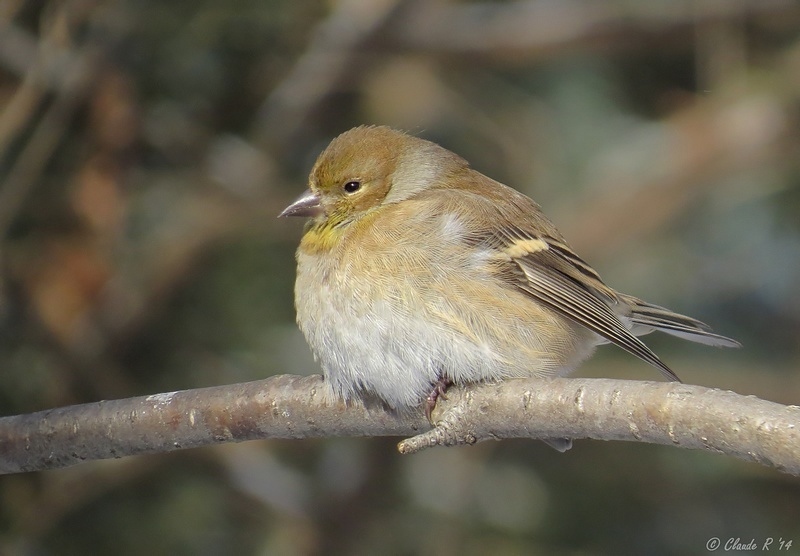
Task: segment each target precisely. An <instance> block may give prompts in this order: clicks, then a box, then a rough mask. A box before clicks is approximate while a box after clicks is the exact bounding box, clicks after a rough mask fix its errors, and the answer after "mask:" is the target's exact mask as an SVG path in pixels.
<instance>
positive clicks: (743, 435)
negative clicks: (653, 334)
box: [0, 375, 800, 475]
mask: <svg viewBox="0 0 800 556" xmlns="http://www.w3.org/2000/svg"><path fill="white" fill-rule="evenodd" d="M433 417H434V420H435V421H437V425H436V427H435V428H433V429H432V430H428V429H430V425H429V424H428V422H427V421H426V420H425V418H424V416H423V415H422V411H419V412H413V413H411V414H408V415H399V414H396V413H393V412H389V411H386V410H384V409H381V408H379V407H375V406H365V405H364V404H362V403H360V402H353V403H350V404H345V403H342V402H338V401H331V399H330V398H329V396H328V395H327V390H326V387H325V385H324V383H323V381H322V378H321V377H320V376H317V375H314V376H309V377H298V376H291V375H282V376H276V377H273V378H270V379H267V380H262V381H256V382H249V383H244V384H234V385H229V386H219V387H214V388H202V389H196V390H185V391H180V392H171V393H166V394H157V395H153V396H147V397H139V398H130V399H126V400H116V401H105V402H98V403H93V404H85V405H78V406H72V407H65V408H61V409H53V410H48V411H43V412H39V413H32V414H27V415H18V416H12V417H3V418H0V473H17V472H23V471H35V470H43V469H56V468H60V467H66V466H69V465H73V464H76V463H80V462H82V461H86V460H93V459H105V458H119V457H123V456H129V455H136V454H146V453H159V452H169V451H173V450H178V449H183V448H194V447H199V446H206V445H210V444H220V443H225V442H240V441H244V440H255V439H266V438H312V437H333V436H399V435H415V434H418V433H419V432H420V431H422V430H428V431H427V432H424V433H423V434H418V436H415V437H413V438H411V439H409V440H404V441H403V442H401V443H400V445H399V449H400V451H401V452H402V453H413V452H416V451H419V450H421V449H423V448H426V447H430V446H435V445H457V444H474V443H475V442H478V441H481V440H486V439H499V438H561V437H568V438H576V439H577V438H593V439H597V440H628V441H637V442H648V443H654V444H664V445H671V446H677V447H682V448H694V449H702V450H707V451H710V452H716V453H722V454H727V455H730V456H734V457H737V458H740V459H744V460H748V461H754V462H757V463H760V464H762V465H766V466H771V467H775V468H777V469H779V470H781V471H784V472H786V473H791V474H794V475H800V407H797V406H783V405H780V404H776V403H773V402H768V401H764V400H760V399H757V398H755V397H752V396H747V397H745V396H741V395H738V394H735V393H733V392H723V391H720V390H714V389H709V388H704V387H700V386H689V385H685V384H678V383H653V382H639V381H622V380H610V379H564V378H559V379H552V380H547V379H519V380H508V381H505V382H502V383H499V384H491V385H486V384H483V385H472V386H468V387H466V388H463V389H462V388H453V389H451V391H450V392H448V399H447V400H441V401H440V403H439V405H438V406H437V408H436V409H435V411H434V414H433Z"/></svg>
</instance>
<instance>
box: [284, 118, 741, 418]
mask: <svg viewBox="0 0 800 556" xmlns="http://www.w3.org/2000/svg"><path fill="white" fill-rule="evenodd" d="M280 216H297V217H306V218H309V219H310V220H309V221H308V222H307V224H306V228H305V230H304V234H303V236H302V239H301V241H300V245H299V247H298V250H297V254H296V262H297V277H296V282H295V289H294V294H295V307H296V312H297V323H298V325H299V328H300V330H301V331H302V333H303V334H304V336H305V338H306V340H307V342H308V344H309V345H310V347H311V350H312V352H313V353H314V356H315V358H316V359H317V360H319V362H320V363H321V366H322V370H323V376H324V382H325V383H326V384H327V385H328V388H329V392H330V393H331V394H333V395H334V396H335V397H337V398H339V399H343V400H345V401H347V400H351V399H354V398H361V399H377V400H379V401H380V402H381V403H382V404H384V405H385V406H388V408H390V409H393V410H398V411H409V410H411V411H413V410H414V409H415V408H420V407H422V406H425V411H426V414H427V415H428V417H429V419H430V412H431V410H432V409H433V407H434V406H435V404H436V401H437V399H438V398H439V397H440V396H442V395H446V394H445V392H446V390H447V388H448V387H450V386H451V385H452V384H457V385H464V384H470V383H478V382H497V381H502V380H506V379H511V378H518V377H553V376H563V375H566V374H568V373H570V372H571V371H573V370H574V369H575V368H576V367H577V366H578V365H579V364H581V363H582V362H583V361H584V360H586V359H587V358H588V357H589V356H590V355H592V353H593V352H594V351H595V348H596V347H597V346H598V345H600V344H604V343H611V344H614V345H616V346H618V347H620V348H622V349H623V350H625V351H627V352H628V353H630V354H632V355H634V356H636V357H638V358H639V359H641V360H643V361H645V362H647V363H649V364H650V365H652V366H653V367H655V368H657V369H658V370H659V371H660V372H661V373H662V374H663V375H664V376H665V377H666V378H667V379H668V380H672V381H679V379H678V377H677V375H676V374H675V373H674V372H673V371H672V370H671V369H670V368H669V367H668V366H667V365H666V364H665V363H664V362H663V361H662V360H661V359H660V358H659V357H658V356H657V355H656V354H655V353H654V352H653V351H652V350H651V349H650V348H649V347H647V345H645V344H644V343H643V342H642V340H641V339H639V336H641V335H644V334H648V333H650V332H652V331H654V330H657V331H660V332H665V333H667V334H671V335H673V336H677V337H679V338H683V339H685V340H690V341H692V342H698V343H701V344H707V345H710V346H716V347H739V345H740V344H739V343H738V342H737V341H735V340H733V339H731V338H727V337H725V336H722V335H719V334H716V333H714V332H712V331H711V329H710V327H709V326H708V325H706V324H704V323H703V322H700V321H699V320H696V319H694V318H692V317H688V316H684V315H681V314H678V313H675V312H673V311H671V310H669V309H666V308H664V307H660V306H658V305H654V304H651V303H647V302H645V301H642V300H641V299H638V298H637V297H634V296H632V295H627V294H623V293H620V292H617V291H615V290H614V289H612V288H611V287H609V286H607V285H606V284H605V283H604V282H603V280H602V279H601V278H600V275H599V274H598V273H597V272H596V271H595V270H594V269H593V268H592V267H591V266H590V265H589V264H588V263H586V262H585V261H584V260H583V259H582V258H581V257H579V256H578V255H577V254H575V252H574V251H573V250H572V249H571V248H570V247H569V245H568V244H567V242H566V240H565V239H564V237H563V236H562V235H561V233H560V232H559V231H558V230H557V229H556V227H555V225H554V224H553V223H552V222H551V221H550V220H549V219H548V218H547V217H546V216H545V215H544V213H543V212H542V209H541V207H540V206H539V205H538V204H537V203H536V202H535V201H533V200H532V199H531V198H529V197H527V196H526V195H523V194H522V193H520V192H518V191H516V190H515V189H512V188H511V187H508V186H506V185H503V184H502V183H500V182H498V181H495V180H493V179H491V178H489V177H487V176H485V175H484V174H481V173H480V172H478V171H477V170H475V169H473V168H472V167H471V166H470V165H469V163H468V162H467V161H466V160H465V159H463V158H462V157H460V156H459V155H457V154H455V153H453V152H451V151H449V150H447V149H445V148H444V147H442V146H440V145H438V144H436V143H434V142H431V141H427V140H425V139H422V138H419V137H416V136H414V135H410V134H408V133H405V132H403V131H399V130H395V129H393V128H390V127H386V126H359V127H355V128H353V129H350V130H349V131H345V132H344V133H342V134H340V135H339V136H337V137H336V138H334V139H333V140H332V141H331V143H330V144H329V145H328V146H327V148H325V150H324V151H323V152H322V153H321V154H320V155H319V157H318V158H317V160H316V162H315V163H314V165H313V167H312V169H311V173H310V176H309V182H308V189H307V190H306V191H305V192H304V193H303V194H301V195H300V196H299V197H298V198H297V199H296V200H295V201H294V202H293V203H291V204H290V205H289V206H288V207H286V209H285V210H283V212H281V213H280Z"/></svg>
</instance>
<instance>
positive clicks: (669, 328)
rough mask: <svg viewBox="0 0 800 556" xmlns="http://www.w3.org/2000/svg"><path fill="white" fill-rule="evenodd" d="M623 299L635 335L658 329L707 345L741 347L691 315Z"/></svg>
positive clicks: (628, 297) (625, 297) (639, 301)
mask: <svg viewBox="0 0 800 556" xmlns="http://www.w3.org/2000/svg"><path fill="white" fill-rule="evenodd" d="M623 300H624V301H625V302H626V303H627V304H628V305H629V306H630V308H631V313H630V315H628V320H629V321H630V323H631V324H632V325H633V326H632V332H633V333H634V334H636V335H644V334H649V333H650V332H652V331H653V330H659V331H661V332H665V333H667V334H671V335H673V336H677V337H678V338H683V339H684V340H689V341H691V342H697V343H699V344H705V345H707V346H714V347H729V348H737V347H741V344H740V343H739V342H737V341H736V340H733V339H731V338H727V337H725V336H722V335H720V334H715V333H714V332H712V331H711V327H710V326H708V325H707V324H706V323H704V322H701V321H699V320H697V319H693V318H692V317H687V316H685V315H681V314H678V313H675V312H673V311H670V310H669V309H666V308H664V307H659V306H658V305H652V304H650V303H646V302H644V301H642V300H641V299H637V298H635V297H631V296H623Z"/></svg>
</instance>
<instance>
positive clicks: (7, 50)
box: [0, 7, 97, 239]
mask: <svg viewBox="0 0 800 556" xmlns="http://www.w3.org/2000/svg"><path fill="white" fill-rule="evenodd" d="M65 17H66V7H63V8H62V9H59V10H56V12H55V13H54V14H53V15H52V20H53V21H52V22H50V23H49V24H46V25H44V26H45V30H44V31H43V33H44V35H43V37H42V39H41V40H40V42H38V43H37V42H36V41H35V39H34V38H33V37H31V36H29V35H28V34H26V33H25V32H24V31H22V30H20V29H17V28H16V27H14V26H13V25H11V24H6V25H4V26H2V28H0V52H2V53H3V54H2V55H0V62H2V64H3V65H6V66H11V67H12V68H16V69H18V70H19V71H20V72H21V73H22V74H23V75H24V77H23V80H22V83H21V84H20V86H19V88H18V89H17V90H16V92H15V94H14V96H13V97H12V98H11V100H10V102H9V103H8V104H7V106H6V107H5V109H4V110H3V112H2V114H0V153H3V154H4V153H5V152H6V150H7V149H8V147H9V145H10V144H11V142H12V140H13V138H14V137H15V136H16V135H17V134H18V133H19V132H20V131H21V129H22V128H23V127H24V126H25V125H27V124H28V123H29V122H30V121H31V120H32V119H33V118H34V116H35V112H36V111H37V109H38V108H39V106H40V105H41V104H42V102H43V98H44V94H45V92H46V90H47V89H52V91H53V93H54V98H53V100H52V102H51V103H50V105H49V107H48V108H47V110H46V111H45V113H44V115H43V116H42V117H41V119H40V120H39V122H38V124H37V125H36V127H35V129H34V130H33V132H32V134H31V137H30V139H28V140H27V142H26V144H25V146H24V148H23V149H22V151H21V152H20V154H19V155H18V156H17V158H16V160H15V161H14V165H13V166H12V168H11V170H10V171H9V172H8V175H7V176H6V177H5V179H4V180H3V182H4V183H3V187H2V188H0V239H2V238H4V237H5V235H6V233H7V231H8V228H9V227H10V226H11V224H12V223H13V220H14V218H15V217H16V215H17V212H18V211H19V209H20V207H21V206H22V204H23V203H24V201H25V199H26V198H27V195H28V193H29V191H30V190H31V188H32V187H34V186H35V185H36V183H37V180H38V177H39V176H40V175H41V173H42V172H43V171H44V169H45V167H46V165H47V162H48V161H49V160H50V159H51V158H52V155H53V152H54V151H55V149H56V148H57V147H58V145H59V143H60V142H61V139H62V137H63V136H64V133H65V132H66V130H67V127H68V125H69V123H70V120H71V118H72V116H73V114H74V113H75V111H76V110H77V109H78V107H79V106H80V103H81V101H82V100H83V99H84V98H85V94H86V91H87V89H88V87H89V84H90V83H91V82H92V78H93V76H94V74H95V71H96V66H97V62H96V58H97V53H96V51H95V49H93V48H88V47H87V48H84V49H83V50H82V51H80V52H77V53H76V52H72V51H70V50H69V49H67V48H63V47H61V46H59V42H60V41H59V35H60V34H61V33H63V27H64V26H65V23H64V22H63V19H64V18H65ZM23 68H24V72H23Z"/></svg>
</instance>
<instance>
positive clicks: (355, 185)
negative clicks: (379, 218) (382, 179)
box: [344, 180, 361, 193]
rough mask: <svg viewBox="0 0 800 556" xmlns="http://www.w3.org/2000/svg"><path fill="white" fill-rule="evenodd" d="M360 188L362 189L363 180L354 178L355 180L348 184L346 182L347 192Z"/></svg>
mask: <svg viewBox="0 0 800 556" xmlns="http://www.w3.org/2000/svg"><path fill="white" fill-rule="evenodd" d="M359 189H361V182H360V181H355V180H353V181H349V182H347V183H346V184H344V190H345V192H346V193H355V192H356V191H358V190H359Z"/></svg>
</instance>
